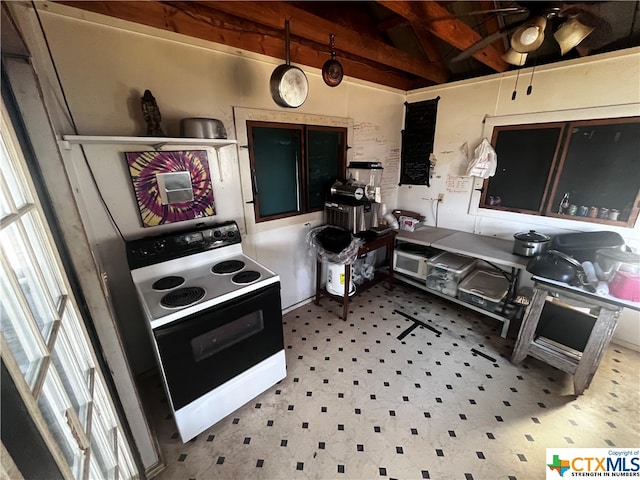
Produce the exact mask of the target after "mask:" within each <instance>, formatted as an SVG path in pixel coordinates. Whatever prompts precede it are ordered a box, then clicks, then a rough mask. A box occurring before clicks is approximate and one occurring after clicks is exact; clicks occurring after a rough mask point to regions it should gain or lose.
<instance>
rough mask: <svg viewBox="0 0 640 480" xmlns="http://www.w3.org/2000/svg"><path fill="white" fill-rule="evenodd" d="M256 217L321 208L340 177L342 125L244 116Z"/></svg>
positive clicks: (342, 169)
mask: <svg viewBox="0 0 640 480" xmlns="http://www.w3.org/2000/svg"><path fill="white" fill-rule="evenodd" d="M247 131H248V136H249V158H250V161H251V173H252V179H251V183H252V187H253V201H254V211H255V214H256V222H262V221H265V220H274V219H277V218H284V217H289V216H293V215H300V214H304V213H309V212H313V211H319V210H322V208H323V207H324V200H325V196H326V194H327V192H328V191H329V188H330V187H331V184H332V183H333V182H334V181H335V180H336V179H338V178H344V175H345V171H346V157H347V153H346V152H347V148H346V137H347V129H346V128H341V127H323V126H313V125H298V124H285V123H268V122H255V121H248V122H247Z"/></svg>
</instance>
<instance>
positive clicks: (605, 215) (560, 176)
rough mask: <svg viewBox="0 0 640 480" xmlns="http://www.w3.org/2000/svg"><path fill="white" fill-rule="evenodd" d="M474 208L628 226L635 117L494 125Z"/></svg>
mask: <svg viewBox="0 0 640 480" xmlns="http://www.w3.org/2000/svg"><path fill="white" fill-rule="evenodd" d="M492 145H493V146H494V148H495V150H496V156H497V160H498V166H497V168H496V174H495V176H493V177H491V178H489V179H487V180H485V182H484V188H483V192H482V196H481V198H480V207H481V208H489V209H497V210H507V211H514V212H519V213H528V214H533V215H545V216H550V217H557V218H565V219H570V220H578V221H588V222H594V223H602V224H605V225H620V226H627V227H632V226H633V225H634V224H635V221H636V219H637V217H638V213H639V211H640V173H639V172H640V154H638V152H640V117H629V118H609V119H600V120H580V121H572V122H561V123H544V124H532V125H511V126H499V127H495V128H494V130H493V138H492Z"/></svg>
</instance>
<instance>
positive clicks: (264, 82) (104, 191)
mask: <svg viewBox="0 0 640 480" xmlns="http://www.w3.org/2000/svg"><path fill="white" fill-rule="evenodd" d="M37 8H38V12H39V15H40V17H41V21H42V25H43V28H44V33H45V35H46V39H47V41H48V44H49V47H50V49H51V54H52V58H53V61H54V63H55V66H56V69H57V73H58V75H59V78H60V82H61V85H62V89H63V91H64V94H65V101H66V103H67V105H68V111H67V109H66V107H65V105H64V104H63V103H62V101H59V102H58V104H56V105H52V106H51V107H52V108H53V109H54V110H55V111H54V112H53V113H52V119H53V120H54V123H56V124H57V125H58V126H59V125H61V124H62V122H56V118H58V117H60V118H66V117H68V116H70V117H71V118H72V119H73V121H74V123H75V125H76V130H77V132H73V131H68V129H59V130H58V133H59V134H71V133H78V134H83V135H142V134H144V133H145V130H146V124H145V122H144V120H143V118H142V112H141V108H140V97H141V96H142V94H143V92H144V90H145V89H149V90H151V91H152V93H153V95H154V96H155V98H156V100H157V103H158V106H159V108H160V111H161V114H162V121H161V125H162V127H163V129H164V131H165V133H166V134H167V135H168V136H178V135H179V121H180V119H181V118H185V117H213V118H218V119H221V120H222V121H223V122H224V124H225V128H226V130H227V133H228V135H229V137H230V138H237V137H236V128H237V127H238V125H235V124H234V107H242V108H251V109H263V110H265V111H269V112H296V113H298V114H301V115H302V114H306V115H315V116H330V117H341V118H344V119H349V121H350V124H351V125H353V128H351V129H350V132H351V135H350V137H351V138H349V145H350V147H352V148H351V149H350V155H351V156H352V158H353V159H355V160H376V161H382V162H383V164H385V165H386V164H389V168H388V169H385V173H384V181H385V182H386V184H387V185H388V186H389V185H394V184H395V182H396V178H397V171H398V165H397V161H396V158H397V156H398V152H399V147H400V125H401V123H402V113H403V109H404V107H403V102H404V98H405V96H404V92H401V91H398V90H393V89H389V88H381V87H377V86H375V85H372V84H368V83H366V82H361V81H356V80H353V79H350V78H349V77H348V72H346V74H347V76H346V77H345V79H344V81H343V82H342V84H341V85H339V86H338V87H336V88H330V87H328V86H326V85H325V84H324V82H323V80H322V77H321V72H320V70H318V69H311V68H304V70H305V73H306V75H307V77H308V79H309V88H310V93H309V97H308V99H307V101H306V102H305V104H304V105H303V106H302V107H300V108H299V109H295V110H291V109H283V108H281V107H278V106H277V105H276V104H275V103H274V101H273V99H272V98H271V95H270V92H269V78H270V76H271V73H272V71H273V70H274V68H275V67H276V66H277V65H279V64H282V63H284V61H283V60H282V59H276V58H270V57H265V56H262V55H258V54H253V53H250V52H245V51H240V50H238V49H234V48H229V47H225V46H222V45H217V44H213V43H211V42H205V41H201V40H197V39H191V38H188V37H185V36H182V35H178V34H173V33H171V32H164V31H160V30H157V29H153V28H149V27H144V26H140V25H135V24H131V23H129V22H124V21H120V20H116V19H112V18H109V17H104V16H101V15H96V14H91V13H88V12H82V11H79V10H76V9H73V8H70V7H66V6H63V5H57V4H50V3H37ZM47 80H48V81H50V82H55V81H56V79H55V78H48V79H47ZM148 149H150V148H149V147H148V146H145V145H140V146H135V147H122V146H85V147H83V148H80V147H78V146H74V147H72V149H71V150H70V151H67V152H63V154H64V156H65V161H66V165H67V169H68V175H69V177H70V179H71V181H72V182H73V184H74V186H75V188H76V200H77V201H78V202H79V203H80V209H81V212H82V215H83V219H84V220H85V222H86V223H87V230H88V231H89V232H90V239H91V241H92V244H93V248H94V255H95V257H96V261H97V263H98V265H99V266H100V269H101V270H103V271H104V272H106V273H107V274H108V278H109V288H110V291H111V295H112V299H113V302H114V305H115V311H116V316H117V317H118V321H119V324H120V327H121V330H122V334H123V339H124V342H125V345H126V349H127V353H128V355H129V358H130V361H131V364H132V368H133V370H134V372H136V373H140V372H142V371H145V370H147V369H149V368H151V367H152V366H153V357H152V351H151V348H150V343H149V340H148V338H147V332H146V331H145V328H144V324H143V320H142V315H141V313H140V309H139V307H138V303H137V299H136V296H135V294H134V290H133V285H132V282H131V280H130V277H129V272H128V268H127V263H126V258H125V254H124V242H123V240H122V238H121V236H120V234H121V235H122V237H124V238H125V239H131V238H136V237H141V236H147V235H156V234H159V233H164V232H166V231H169V230H175V229H184V228H188V227H189V226H191V225H193V224H195V223H198V222H201V221H202V220H198V221H191V222H181V223H179V224H173V225H169V226H162V227H153V228H146V229H145V228H142V226H141V223H140V219H139V214H138V207H137V205H136V202H135V197H134V195H133V190H132V187H131V180H130V178H129V175H128V172H127V168H126V163H125V160H124V155H123V152H125V151H137V150H148ZM220 153H221V162H220V164H221V167H220V169H219V170H218V166H217V163H216V161H215V160H214V159H215V155H214V154H213V153H210V154H209V160H210V165H211V169H212V181H213V193H214V198H215V201H216V209H217V214H216V216H214V217H210V218H207V219H205V222H206V223H212V222H219V221H224V220H231V219H233V220H236V221H237V222H238V224H239V225H240V227H241V229H242V233H243V234H245V237H244V240H243V244H244V248H245V249H246V252H247V253H248V254H249V255H252V256H255V257H256V258H257V259H258V260H259V261H260V262H262V263H264V264H266V265H267V266H268V267H270V268H272V269H273V270H275V271H276V272H278V273H279V274H280V275H281V280H282V291H283V308H286V307H289V306H291V305H294V304H297V303H299V302H301V301H304V300H306V299H308V298H309V297H310V296H311V293H312V292H313V288H314V283H313V282H314V281H315V275H314V270H313V269H314V265H315V264H314V262H313V259H312V258H311V257H310V256H308V255H306V252H305V251H306V248H305V247H304V238H305V236H306V232H307V231H308V229H309V228H310V227H311V226H315V225H317V224H319V223H320V222H321V221H322V214H321V213H316V214H312V215H305V216H303V217H300V218H297V219H295V220H293V221H289V222H283V223H282V224H278V223H276V224H274V225H272V226H270V227H269V228H268V229H267V230H265V231H264V232H261V233H259V232H255V231H251V230H250V231H246V230H245V226H246V225H248V223H247V221H246V220H247V219H245V213H247V215H252V213H251V209H245V205H246V204H245V202H246V201H248V200H251V198H248V197H247V193H246V192H247V191H250V189H247V188H246V187H247V185H248V182H249V181H250V180H249V178H248V176H247V175H245V176H244V177H243V176H242V168H241V167H242V166H243V164H242V162H246V161H248V157H246V152H244V153H245V155H244V156H243V149H242V148H241V147H236V146H229V147H224V148H222V149H220ZM220 175H222V180H220ZM94 181H95V184H94ZM99 193H100V195H99ZM395 193H396V191H395V188H387V189H386V191H385V194H386V195H387V197H388V198H386V197H385V201H386V202H387V203H389V204H390V206H391V207H393V204H394V203H395ZM101 197H102V198H101ZM103 201H104V204H103ZM249 220H252V219H251V218H249Z"/></svg>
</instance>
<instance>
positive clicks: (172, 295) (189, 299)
mask: <svg viewBox="0 0 640 480" xmlns="http://www.w3.org/2000/svg"><path fill="white" fill-rule="evenodd" d="M204 293H205V291H204V288H201V287H184V288H179V289H177V290H174V291H173V292H169V293H167V294H166V295H165V296H164V297H162V300H160V305H162V306H163V307H165V308H180V307H188V306H189V305H193V304H194V303H196V302H197V301H198V300H200V299H201V298H202V297H204Z"/></svg>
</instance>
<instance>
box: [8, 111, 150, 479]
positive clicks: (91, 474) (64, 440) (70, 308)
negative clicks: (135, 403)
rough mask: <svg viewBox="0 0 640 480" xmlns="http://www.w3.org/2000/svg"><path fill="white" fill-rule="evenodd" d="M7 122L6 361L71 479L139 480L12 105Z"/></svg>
mask: <svg viewBox="0 0 640 480" xmlns="http://www.w3.org/2000/svg"><path fill="white" fill-rule="evenodd" d="M1 126H2V129H1V140H2V141H1V145H0V268H1V272H0V279H1V284H0V286H1V289H2V307H3V308H2V309H0V324H1V327H2V336H1V341H2V345H1V347H2V348H1V350H0V351H1V355H2V360H3V362H4V363H5V365H6V366H7V368H8V370H9V372H10V374H11V376H12V378H13V380H14V382H15V383H16V385H17V386H18V389H19V391H20V392H21V396H22V399H23V401H24V402H25V403H26V404H29V405H31V407H33V408H31V409H30V410H31V411H35V412H36V414H39V415H40V416H41V418H40V420H41V421H40V422H39V424H40V425H43V424H44V425H46V427H47V428H46V429H44V428H42V429H41V432H40V433H41V434H42V437H43V439H44V440H45V442H46V444H47V446H48V448H49V450H50V451H51V452H52V455H53V457H54V458H55V459H56V461H57V463H58V465H59V467H60V469H61V471H62V472H63V475H64V476H65V477H68V478H75V479H85V480H86V479H91V480H93V479H114V480H116V479H130V478H137V477H138V473H137V469H136V467H135V463H134V460H133V456H132V452H131V450H130V448H129V446H128V442H127V440H126V438H125V437H124V436H123V431H122V427H121V425H120V423H119V420H118V417H117V415H116V410H115V407H114V405H113V403H112V400H111V398H110V396H109V395H108V393H107V392H108V390H107V389H106V385H105V380H104V377H103V376H102V374H101V372H100V370H99V368H98V367H97V361H96V358H95V355H94V353H93V349H92V346H91V343H90V342H89V339H88V335H87V332H86V330H85V327H84V324H83V323H82V321H81V318H80V313H79V309H78V306H77V303H76V300H75V298H74V296H73V293H72V292H71V290H70V287H69V283H68V280H67V278H66V274H65V270H64V267H63V265H62V262H61V260H60V257H59V255H58V253H57V250H56V247H55V243H54V242H53V240H52V237H51V233H50V231H49V229H48V224H47V221H46V218H45V216H44V213H43V210H42V208H41V206H40V203H39V200H38V197H37V193H36V191H35V188H34V185H33V183H32V182H31V178H30V176H29V174H28V170H27V165H26V162H25V159H24V156H23V153H22V150H21V148H20V145H19V142H18V140H17V137H16V135H15V131H14V130H13V127H12V124H11V119H10V118H9V115H8V112H7V110H6V108H5V105H4V102H3V104H2V124H1Z"/></svg>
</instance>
